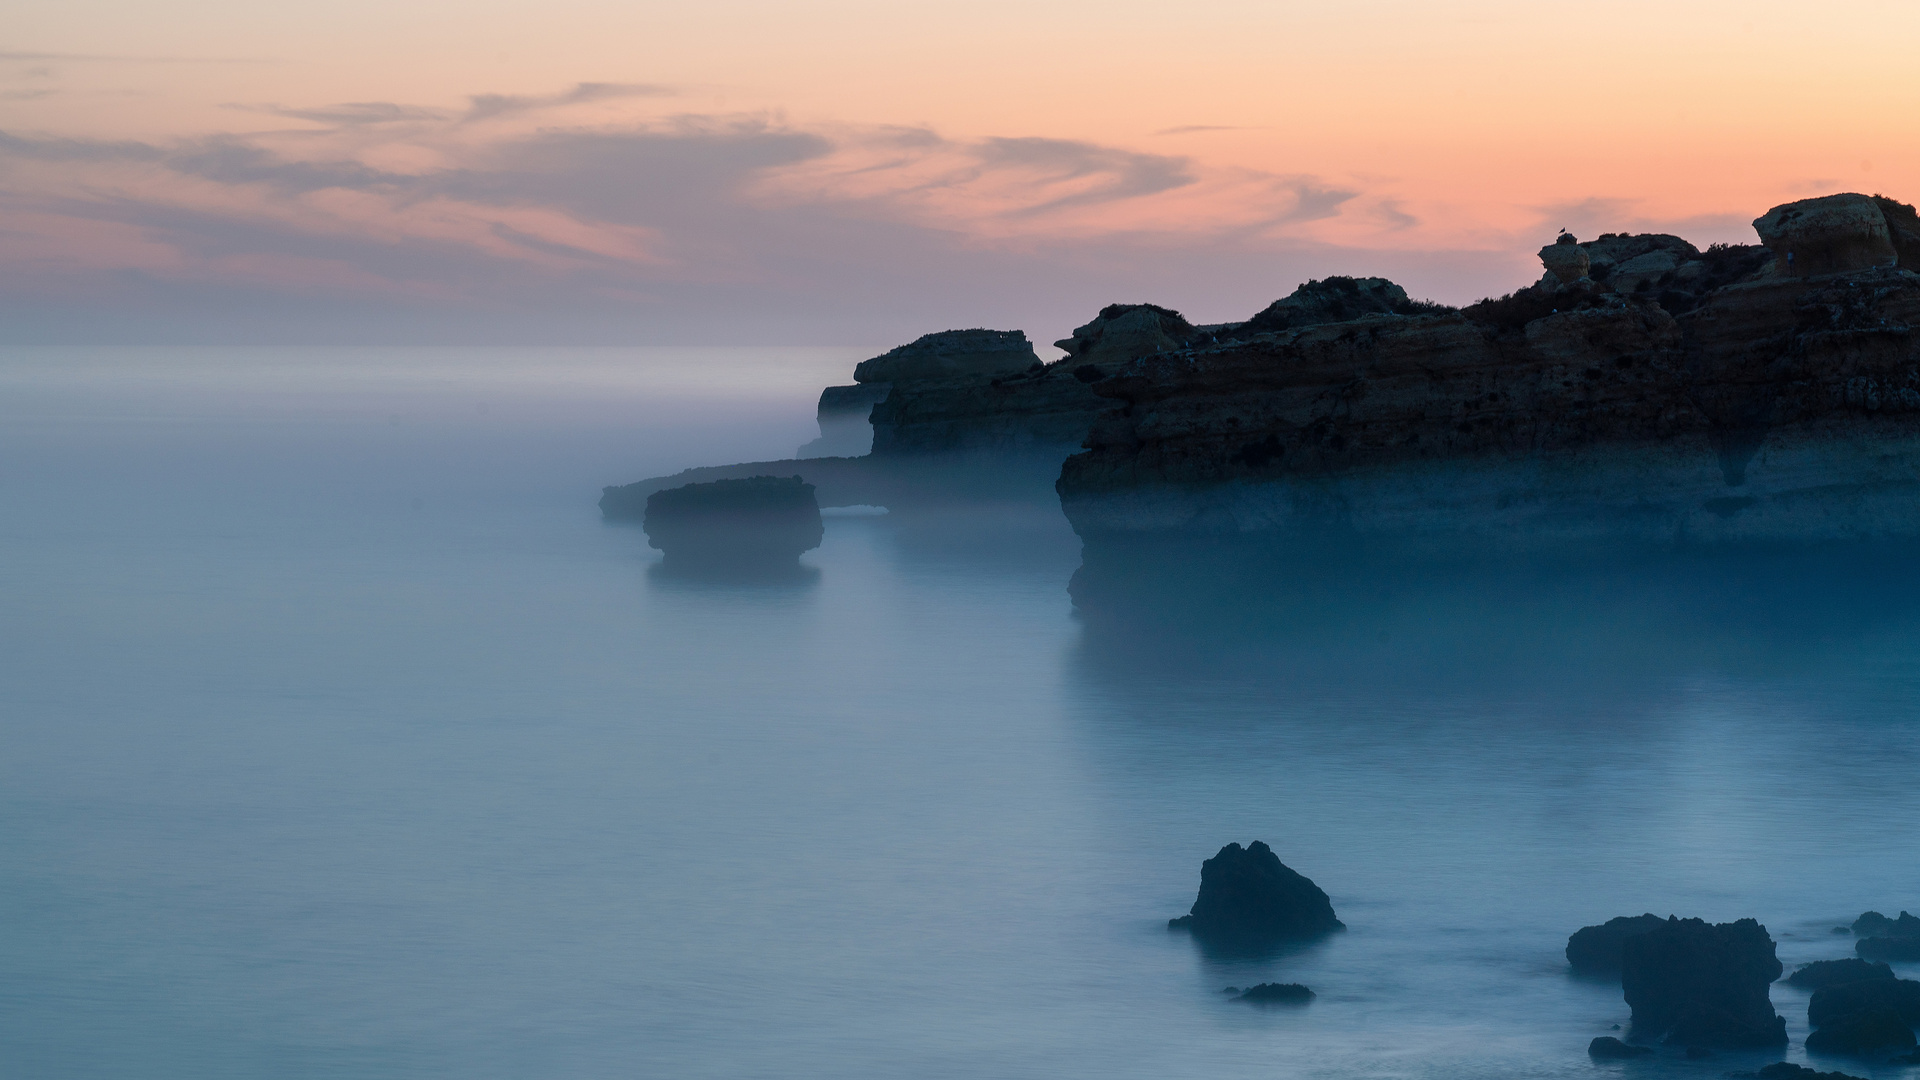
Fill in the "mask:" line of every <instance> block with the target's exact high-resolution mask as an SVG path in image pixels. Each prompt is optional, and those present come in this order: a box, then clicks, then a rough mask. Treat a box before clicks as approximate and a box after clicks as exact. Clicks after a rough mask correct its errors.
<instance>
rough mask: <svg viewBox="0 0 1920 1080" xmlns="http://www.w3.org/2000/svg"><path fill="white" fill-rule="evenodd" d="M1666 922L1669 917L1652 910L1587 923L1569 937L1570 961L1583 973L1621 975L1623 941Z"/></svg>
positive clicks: (1568, 956) (1575, 969)
mask: <svg viewBox="0 0 1920 1080" xmlns="http://www.w3.org/2000/svg"><path fill="white" fill-rule="evenodd" d="M1666 923H1667V920H1665V919H1663V918H1661V917H1660V916H1658V915H1655V914H1653V913H1652V912H1648V913H1647V914H1645V915H1621V916H1618V917H1616V918H1612V919H1608V920H1607V921H1606V922H1604V923H1601V924H1600V925H1598V926H1583V927H1581V928H1580V929H1578V930H1576V931H1574V932H1573V936H1571V937H1569V938H1567V963H1568V964H1570V965H1572V967H1573V970H1574V971H1576V972H1578V973H1580V974H1582V975H1618V974H1620V946H1621V943H1622V942H1624V941H1626V940H1627V939H1628V938H1630V937H1633V936H1634V935H1636V934H1644V933H1646V932H1647V931H1649V930H1652V929H1654V928H1656V927H1660V926H1665V925H1666Z"/></svg>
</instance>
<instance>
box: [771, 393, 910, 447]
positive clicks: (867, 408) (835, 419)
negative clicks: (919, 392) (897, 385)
mask: <svg viewBox="0 0 1920 1080" xmlns="http://www.w3.org/2000/svg"><path fill="white" fill-rule="evenodd" d="M892 389H893V384H892V383H855V384H854V385H852V386H829V387H827V388H826V389H825V390H822V391H820V404H819V406H818V408H817V410H816V412H815V419H816V420H817V422H818V423H819V424H820V437H819V438H817V439H815V440H813V441H812V442H810V443H807V444H806V445H804V446H802V447H801V448H800V449H798V450H796V451H794V455H793V456H794V457H797V458H820V457H859V456H860V455H862V454H864V453H866V452H867V451H869V450H871V449H873V425H872V424H871V423H870V422H869V421H868V416H869V414H871V413H872V412H873V407H874V406H875V405H878V404H879V403H880V402H882V401H885V400H886V397H887V394H888V392H889V391H891V390H892Z"/></svg>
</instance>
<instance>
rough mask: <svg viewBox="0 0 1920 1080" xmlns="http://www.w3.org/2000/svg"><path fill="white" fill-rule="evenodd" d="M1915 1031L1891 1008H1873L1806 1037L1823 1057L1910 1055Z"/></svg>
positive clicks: (1808, 1046)
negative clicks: (1901, 1053) (1906, 1053)
mask: <svg viewBox="0 0 1920 1080" xmlns="http://www.w3.org/2000/svg"><path fill="white" fill-rule="evenodd" d="M1915 1045H1916V1044H1915V1042H1914V1038H1913V1028H1911V1027H1909V1026H1908V1025H1907V1022H1906V1021H1905V1020H1902V1019H1901V1018H1900V1014H1899V1013H1897V1012H1895V1011H1894V1010H1892V1009H1874V1010H1871V1011H1869V1012H1860V1013H1854V1014H1852V1015H1850V1016H1846V1017H1843V1018H1841V1019H1839V1020H1835V1021H1833V1022H1832V1023H1828V1024H1823V1025H1821V1026H1820V1030H1818V1031H1815V1032H1813V1033H1812V1034H1810V1035H1808V1036H1807V1049H1808V1050H1810V1051H1814V1052H1816V1053H1822V1054H1861V1055H1865V1054H1886V1053H1899V1052H1901V1051H1907V1052H1911V1051H1912V1050H1913V1048H1914V1046H1915Z"/></svg>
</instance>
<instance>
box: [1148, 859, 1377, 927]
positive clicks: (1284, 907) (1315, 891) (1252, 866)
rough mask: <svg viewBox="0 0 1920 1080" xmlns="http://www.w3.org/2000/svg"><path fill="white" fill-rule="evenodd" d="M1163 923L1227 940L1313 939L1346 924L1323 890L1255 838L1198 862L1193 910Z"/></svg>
mask: <svg viewBox="0 0 1920 1080" xmlns="http://www.w3.org/2000/svg"><path fill="white" fill-rule="evenodd" d="M1167 925H1168V926H1174V927H1186V928H1188V929H1190V930H1192V931H1193V932H1194V934H1196V935H1198V936H1200V937H1204V938H1209V939H1212V940H1214V941H1218V942H1224V943H1230V944H1238V943H1244V944H1261V943H1265V942H1273V941H1286V940H1297V939H1302V938H1313V937H1318V936H1320V935H1322V934H1328V933H1332V932H1333V931H1335V930H1344V929H1346V925H1345V924H1344V923H1342V922H1341V921H1340V920H1339V919H1337V918H1335V917H1334V914H1333V903H1332V901H1330V900H1328V899H1327V894H1326V893H1325V892H1322V891H1321V889H1320V887H1319V886H1318V885H1315V884H1314V883H1313V882H1312V881H1311V880H1309V879H1308V878H1306V877H1304V876H1302V875H1301V874H1299V873H1296V872H1295V871H1294V870H1293V869H1291V868H1290V867H1288V866H1287V865H1286V864H1285V863H1282V862H1281V861H1280V857H1279V856H1278V855H1275V854H1274V853H1273V849H1272V848H1270V847H1268V846H1267V845H1266V844H1265V843H1263V842H1261V841H1259V840H1255V841H1254V842H1253V843H1251V844H1249V845H1247V846H1246V847H1245V848H1242V847H1241V846H1240V845H1239V844H1228V845H1227V846H1226V847H1223V848H1221V849H1220V853H1219V854H1217V855H1215V856H1214V857H1213V858H1211V859H1208V860H1207V861H1205V862H1203V863H1201V864H1200V895H1199V896H1198V897H1197V898H1196V899H1195V900H1194V902H1193V910H1192V911H1191V912H1189V913H1188V914H1186V915H1182V916H1180V917H1179V918H1177V919H1169V920H1167Z"/></svg>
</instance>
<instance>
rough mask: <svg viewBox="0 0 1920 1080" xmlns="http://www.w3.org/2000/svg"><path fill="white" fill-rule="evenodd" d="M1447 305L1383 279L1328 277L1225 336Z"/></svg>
mask: <svg viewBox="0 0 1920 1080" xmlns="http://www.w3.org/2000/svg"><path fill="white" fill-rule="evenodd" d="M1448 310H1451V309H1450V308H1444V307H1441V306H1440V305H1438V304H1429V303H1424V302H1419V301H1414V300H1411V299H1408V297H1407V291H1406V290H1405V289H1402V288H1401V287H1400V286H1398V285H1395V284H1394V283H1393V282H1391V281H1388V280H1387V279H1386V278H1377V277H1369V278H1351V277H1329V278H1320V279H1317V280H1314V281H1309V282H1307V283H1306V284H1305V285H1302V286H1300V287H1299V288H1297V289H1295V290H1293V292H1291V293H1289V294H1287V295H1286V296H1284V297H1282V298H1280V299H1278V300H1275V301H1274V302H1273V303H1271V304H1268V305H1267V306H1266V307H1265V308H1264V309H1262V310H1261V312H1260V313H1259V314H1258V315H1255V316H1254V317H1253V318H1251V319H1248V320H1247V321H1246V322H1244V323H1241V324H1240V325H1239V326H1236V327H1233V328H1231V329H1230V330H1229V331H1228V332H1227V334H1228V336H1232V337H1236V338H1247V337H1252V336H1253V335H1255V334H1268V333H1279V332H1281V331H1284V330H1298V329H1300V328H1301V327H1306V326H1324V325H1326V324H1328V323H1345V322H1352V321H1353V320H1355V319H1360V318H1364V317H1366V316H1368V315H1420V314H1431V313H1433V312H1438V311H1448Z"/></svg>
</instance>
